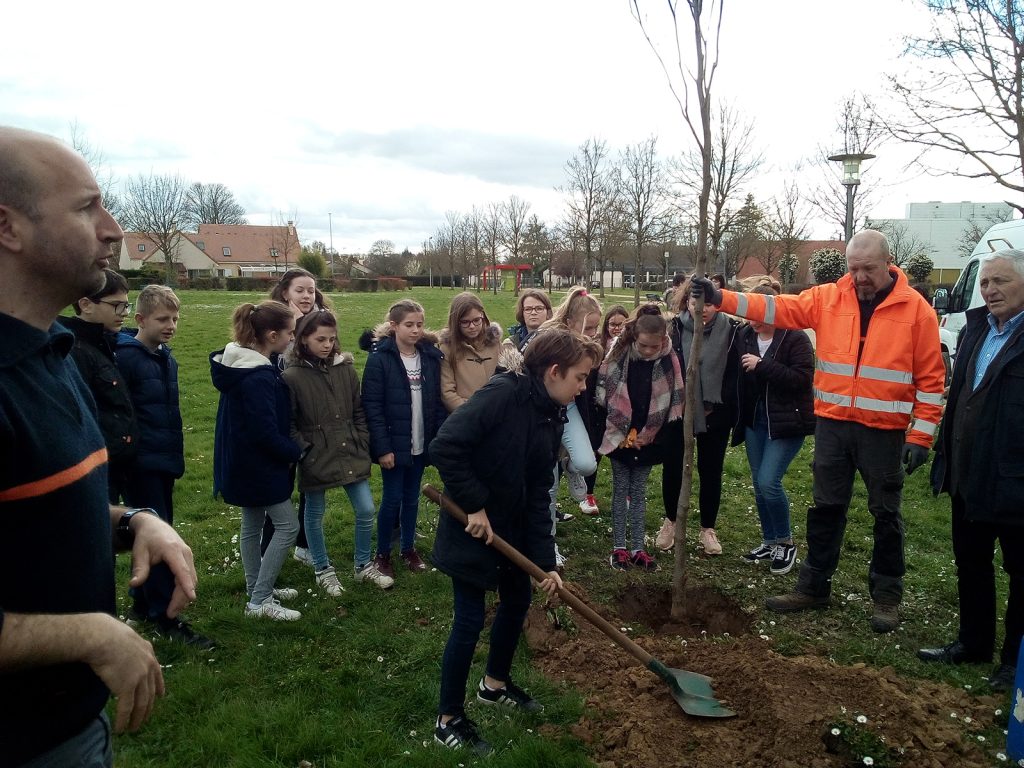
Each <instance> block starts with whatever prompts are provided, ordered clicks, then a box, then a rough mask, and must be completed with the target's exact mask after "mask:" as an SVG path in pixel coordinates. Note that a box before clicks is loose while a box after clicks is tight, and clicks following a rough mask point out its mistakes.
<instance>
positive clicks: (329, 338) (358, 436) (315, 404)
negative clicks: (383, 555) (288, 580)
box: [283, 309, 394, 597]
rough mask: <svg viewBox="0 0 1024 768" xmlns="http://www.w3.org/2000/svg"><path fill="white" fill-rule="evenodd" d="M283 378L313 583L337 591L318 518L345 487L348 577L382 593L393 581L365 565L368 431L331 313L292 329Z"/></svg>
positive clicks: (315, 314)
mask: <svg viewBox="0 0 1024 768" xmlns="http://www.w3.org/2000/svg"><path fill="white" fill-rule="evenodd" d="M283 375H284V380H285V382H286V383H287V384H288V388H289V390H290V392H291V402H292V439H293V440H295V442H297V443H298V444H299V445H300V446H301V447H302V451H303V453H302V458H301V459H300V461H299V490H300V491H302V492H303V493H305V494H306V509H305V513H304V517H305V524H306V538H307V539H308V541H309V551H310V555H311V556H312V558H313V569H314V571H315V573H316V583H317V585H318V586H320V587H321V588H323V590H324V591H325V592H327V593H328V594H329V595H331V596H332V597H340V596H341V593H342V591H343V589H342V586H341V584H340V582H339V581H338V576H337V574H336V573H335V570H334V567H333V566H332V565H331V561H330V558H329V557H328V555H327V543H326V541H325V539H324V513H325V511H326V494H327V489H329V488H338V487H341V488H344V489H345V493H346V494H348V499H349V502H351V504H352V509H353V510H354V511H355V518H356V526H355V528H356V537H355V538H356V541H355V579H356V581H368V582H371V583H374V584H376V585H377V586H379V587H381V588H382V589H387V588H389V587H391V586H392V585H393V584H394V579H391V578H389V577H388V576H385V575H384V574H382V573H381V572H380V571H379V570H378V569H377V567H376V565H374V563H373V561H372V560H371V553H370V545H371V538H372V535H373V523H374V516H375V511H376V508H375V506H374V503H373V496H372V495H371V493H370V484H369V482H368V480H369V477H370V433H369V430H368V428H367V425H366V414H365V413H364V412H363V405H362V401H361V399H360V396H359V376H358V375H357V374H356V372H355V366H354V365H353V359H352V355H350V354H349V353H347V352H346V353H341V352H340V351H339V350H338V323H337V320H336V319H335V317H334V315H333V314H331V312H330V310H326V309H321V310H313V311H312V312H310V313H308V314H307V315H304V316H303V317H302V319H301V320H299V322H298V324H297V325H296V328H295V344H294V346H293V347H292V350H291V352H290V355H289V365H288V368H286V369H285V372H284V374H283Z"/></svg>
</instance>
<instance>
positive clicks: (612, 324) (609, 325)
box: [608, 321, 626, 328]
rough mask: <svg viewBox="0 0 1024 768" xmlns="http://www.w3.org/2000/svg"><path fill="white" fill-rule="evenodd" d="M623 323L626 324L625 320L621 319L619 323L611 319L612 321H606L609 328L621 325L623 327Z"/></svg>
mask: <svg viewBox="0 0 1024 768" xmlns="http://www.w3.org/2000/svg"><path fill="white" fill-rule="evenodd" d="M625 325H626V322H625V321H623V322H621V323H616V322H614V321H612V322H610V323H608V327H609V328H622V327H624V326H625Z"/></svg>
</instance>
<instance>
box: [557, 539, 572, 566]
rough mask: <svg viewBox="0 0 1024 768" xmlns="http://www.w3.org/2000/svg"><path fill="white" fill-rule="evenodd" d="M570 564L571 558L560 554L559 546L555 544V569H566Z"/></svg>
mask: <svg viewBox="0 0 1024 768" xmlns="http://www.w3.org/2000/svg"><path fill="white" fill-rule="evenodd" d="M568 562H569V558H568V557H566V556H565V555H563V554H562V553H561V552H559V551H558V545H557V544H555V568H564V567H565V564H566V563H568Z"/></svg>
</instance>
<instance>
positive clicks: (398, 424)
mask: <svg viewBox="0 0 1024 768" xmlns="http://www.w3.org/2000/svg"><path fill="white" fill-rule="evenodd" d="M387 327H388V326H387V324H383V325H381V326H378V328H377V332H376V337H375V341H374V342H373V344H372V346H371V348H370V356H369V357H368V358H367V359H366V366H365V367H364V368H363V409H364V410H365V412H366V423H367V426H368V427H369V430H370V458H371V459H372V460H373V461H374V462H379V461H380V457H381V456H385V455H387V454H389V453H393V454H395V466H397V467H407V466H410V465H411V464H412V391H411V390H410V389H409V377H408V376H407V375H406V372H405V365H404V364H403V363H402V356H401V353H399V351H398V345H397V344H396V343H395V339H394V337H393V336H390V335H388V334H387V332H386V329H387ZM435 340H436V337H434V336H433V335H430V336H426V335H425V336H424V337H423V338H421V339H420V340H419V341H418V342H417V343H416V349H417V350H419V353H420V362H421V365H422V376H423V389H422V395H423V452H424V455H425V458H424V460H425V462H426V463H427V464H430V451H429V449H428V446H429V445H430V441H431V440H433V439H434V435H436V434H437V430H438V429H439V428H440V426H441V424H442V423H443V422H444V419H445V416H446V415H447V412H446V411H445V408H444V404H443V403H442V402H441V358H442V354H441V350H439V349H438V348H437V347H436V346H434V342H435Z"/></svg>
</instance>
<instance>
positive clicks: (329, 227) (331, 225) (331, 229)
mask: <svg viewBox="0 0 1024 768" xmlns="http://www.w3.org/2000/svg"><path fill="white" fill-rule="evenodd" d="M331 215H332V214H330V213H328V214H327V231H328V232H329V233H330V242H329V243H328V247H329V248H330V249H331V251H330V253H331V277H332V278H333V277H334V222H333V221H332V219H331Z"/></svg>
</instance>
